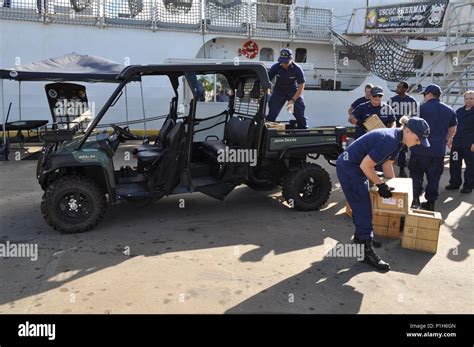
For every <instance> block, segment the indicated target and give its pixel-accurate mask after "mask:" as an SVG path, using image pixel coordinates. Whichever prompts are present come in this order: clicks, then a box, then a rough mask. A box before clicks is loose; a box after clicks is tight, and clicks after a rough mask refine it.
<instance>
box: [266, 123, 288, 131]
mask: <svg viewBox="0 0 474 347" xmlns="http://www.w3.org/2000/svg"><path fill="white" fill-rule="evenodd" d="M265 126H266V127H267V128H268V129H276V130H278V131H280V130H285V128H286V125H285V124H284V123H278V122H270V121H266V122H265Z"/></svg>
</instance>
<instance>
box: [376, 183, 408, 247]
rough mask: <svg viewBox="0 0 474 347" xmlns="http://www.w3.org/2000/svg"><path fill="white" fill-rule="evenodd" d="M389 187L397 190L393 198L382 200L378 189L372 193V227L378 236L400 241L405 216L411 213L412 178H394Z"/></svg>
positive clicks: (393, 193) (393, 192)
mask: <svg viewBox="0 0 474 347" xmlns="http://www.w3.org/2000/svg"><path fill="white" fill-rule="evenodd" d="M386 183H387V185H388V186H389V187H392V188H395V189H394V190H393V191H392V197H391V198H388V199H384V198H382V197H381V196H380V195H379V193H378V192H377V187H373V188H372V190H371V191H370V195H371V200H372V226H373V228H374V234H375V235H378V236H383V237H388V238H392V239H399V238H400V232H401V228H402V224H403V219H404V216H405V215H406V214H407V213H408V212H409V211H410V204H411V201H412V196H413V186H412V180H411V178H392V179H390V180H388V181H387V182H386Z"/></svg>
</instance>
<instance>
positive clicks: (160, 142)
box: [132, 119, 175, 155]
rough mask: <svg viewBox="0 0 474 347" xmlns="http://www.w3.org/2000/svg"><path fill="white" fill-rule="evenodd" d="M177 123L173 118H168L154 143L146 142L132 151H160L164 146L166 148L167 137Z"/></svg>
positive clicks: (134, 152)
mask: <svg viewBox="0 0 474 347" xmlns="http://www.w3.org/2000/svg"><path fill="white" fill-rule="evenodd" d="M174 125H175V123H174V121H173V120H172V119H167V120H166V121H165V122H164V123H163V126H162V127H161V129H160V132H159V134H158V137H157V138H156V141H155V143H154V144H150V143H144V144H142V145H140V146H138V147H137V148H134V149H133V151H132V153H133V154H134V155H137V154H138V153H139V152H143V151H160V150H161V149H163V148H166V137H167V136H168V134H169V132H170V131H171V129H173V127H174Z"/></svg>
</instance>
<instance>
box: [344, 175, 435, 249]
mask: <svg viewBox="0 0 474 347" xmlns="http://www.w3.org/2000/svg"><path fill="white" fill-rule="evenodd" d="M386 183H387V185H388V186H389V187H392V188H395V189H394V190H393V191H392V197H391V198H388V199H384V198H382V197H381V196H380V195H379V194H378V192H377V187H373V188H372V189H371V191H370V195H371V202H372V226H373V229H374V233H375V235H378V236H383V237H388V238H393V239H399V238H400V236H401V231H402V230H403V236H402V247H404V248H409V249H415V250H420V251H425V252H432V253H436V251H437V247H438V238H439V231H440V227H441V224H442V222H443V221H442V218H441V214H440V213H439V212H431V211H424V210H411V208H410V205H411V202H412V200H413V186H412V180H411V178H392V179H390V180H388V181H387V182H386ZM346 213H347V214H348V215H349V216H352V209H351V208H350V206H349V204H348V203H347V202H346Z"/></svg>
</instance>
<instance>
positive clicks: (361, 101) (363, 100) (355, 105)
mask: <svg viewBox="0 0 474 347" xmlns="http://www.w3.org/2000/svg"><path fill="white" fill-rule="evenodd" d="M367 101H370V99H367V98H366V97H365V96H363V97H361V98H359V99H357V100H356V101H354V102H353V103H352V104H351V107H352V109H355V108H356V107H357V106H359V105H360V104H363V103H364V102H367Z"/></svg>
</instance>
